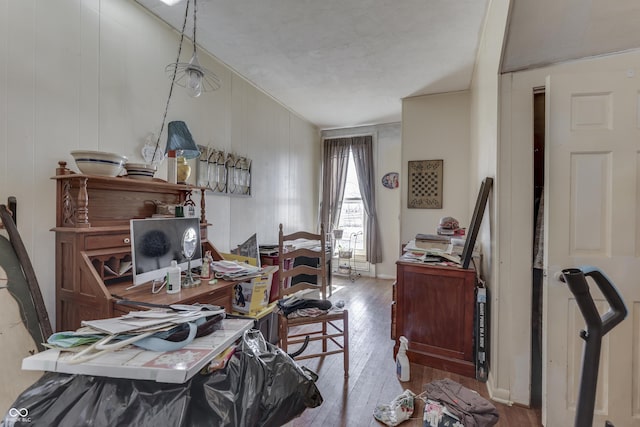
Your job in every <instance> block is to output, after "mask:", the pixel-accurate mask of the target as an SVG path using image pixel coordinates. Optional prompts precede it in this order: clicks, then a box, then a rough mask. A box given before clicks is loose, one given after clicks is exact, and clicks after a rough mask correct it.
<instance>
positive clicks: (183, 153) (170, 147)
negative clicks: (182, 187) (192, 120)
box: [165, 121, 200, 184]
mask: <svg viewBox="0 0 640 427" xmlns="http://www.w3.org/2000/svg"><path fill="white" fill-rule="evenodd" d="M165 153H167V155H168V157H169V162H172V161H174V162H176V161H177V168H176V169H174V170H176V175H177V176H176V179H177V182H178V183H179V184H185V183H186V182H187V180H188V179H189V175H190V174H191V166H189V163H187V159H195V158H196V157H198V156H200V150H198V146H197V145H196V143H195V141H194V140H193V137H192V136H191V132H189V129H188V128H187V125H186V124H185V122H182V121H173V122H169V127H168V130H167V147H166V149H165ZM172 154H173V155H172ZM171 168H172V166H171V164H169V165H168V169H169V171H170V172H169V175H170V176H169V179H168V180H169V182H171V181H172V176H171V175H172V172H171Z"/></svg>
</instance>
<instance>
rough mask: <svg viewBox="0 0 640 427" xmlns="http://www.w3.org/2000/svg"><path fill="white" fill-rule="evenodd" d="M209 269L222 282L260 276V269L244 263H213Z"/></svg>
mask: <svg viewBox="0 0 640 427" xmlns="http://www.w3.org/2000/svg"><path fill="white" fill-rule="evenodd" d="M211 268H212V269H213V271H215V272H216V276H220V277H222V278H223V279H224V280H244V279H251V278H253V277H258V276H261V275H262V268H260V267H256V266H255V265H250V264H247V263H244V262H236V261H227V260H222V261H213V262H212V263H211Z"/></svg>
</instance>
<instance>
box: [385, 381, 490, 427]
mask: <svg viewBox="0 0 640 427" xmlns="http://www.w3.org/2000/svg"><path fill="white" fill-rule="evenodd" d="M414 398H418V399H421V400H423V401H424V402H425V406H424V411H423V418H422V420H423V427H491V426H493V425H495V424H496V423H497V422H498V419H499V416H500V415H499V413H498V410H497V409H496V407H495V406H494V405H493V404H492V403H491V402H489V401H488V400H487V399H485V398H484V397H482V396H480V394H478V393H477V392H476V391H473V390H471V389H468V388H466V387H464V386H463V385H461V384H459V383H457V382H455V381H453V380H451V379H449V378H444V379H441V380H436V381H432V382H430V383H428V384H426V385H425V386H424V391H423V392H422V393H420V394H418V395H416V394H415V393H413V392H412V391H411V390H408V389H407V390H405V391H404V392H403V393H402V394H400V395H399V396H397V397H396V398H395V399H393V400H392V401H391V403H389V404H383V405H378V406H376V408H375V409H374V412H373V416H374V418H375V419H376V420H378V421H380V422H382V423H384V424H386V425H388V426H397V425H398V424H401V423H402V422H404V421H406V420H408V419H410V418H411V415H412V414H413V411H414V404H415V402H414Z"/></svg>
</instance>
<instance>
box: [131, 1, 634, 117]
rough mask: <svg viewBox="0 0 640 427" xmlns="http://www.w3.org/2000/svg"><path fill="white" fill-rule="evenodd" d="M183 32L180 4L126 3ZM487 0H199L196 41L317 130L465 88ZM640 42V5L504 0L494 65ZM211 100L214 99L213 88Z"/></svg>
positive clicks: (539, 61)
mask: <svg viewBox="0 0 640 427" xmlns="http://www.w3.org/2000/svg"><path fill="white" fill-rule="evenodd" d="M136 1H137V2H138V3H140V4H141V5H143V6H144V7H145V8H147V9H149V10H150V11H151V12H152V13H154V14H155V15H157V16H158V17H159V18H160V19H162V20H164V21H166V22H167V23H169V25H171V26H173V27H174V28H181V26H182V20H183V17H184V10H185V5H186V0H182V1H180V2H179V3H178V4H176V5H174V6H166V5H164V4H163V3H161V2H160V0H136ZM487 4H488V0H235V1H234V0H199V1H198V17H197V18H198V44H200V45H201V46H202V47H203V48H204V49H206V50H207V51H208V52H210V53H211V54H213V55H214V56H215V57H217V58H218V59H220V60H221V61H222V62H224V63H226V64H227V65H228V66H229V67H231V68H232V69H233V70H235V71H236V72H238V73H239V74H241V75H242V76H243V77H245V78H246V79H247V80H249V81H251V82H252V83H253V84H255V85H256V86H258V87H259V88H261V89H262V90H264V91H265V92H267V93H268V94H269V95H271V96H272V97H274V98H275V99H277V100H278V101H280V102H281V103H282V104H284V105H286V106H287V107H288V108H290V109H291V110H293V111H295V112H296V113H297V114H299V115H300V116H302V117H304V118H305V119H307V120H309V121H311V122H312V123H314V124H316V125H317V126H318V127H320V128H321V129H330V128H342V127H351V126H359V125H367V124H379V123H389V122H396V121H400V118H401V100H402V98H405V97H408V96H414V95H422V94H429V93H441V92H449V91H456V90H465V89H468V88H469V84H470V81H471V76H472V72H473V66H474V61H475V58H476V51H477V47H478V42H479V37H480V32H481V29H482V25H483V22H484V16H485V13H486V9H487ZM638 47H640V0H614V1H603V0H599V1H597V0H596V1H594V0H511V13H510V18H509V25H508V29H507V37H506V41H505V50H504V53H503V63H502V71H503V72H508V71H515V70H522V69H528V68H535V67H539V66H544V65H548V64H553V63H557V62H562V61H566V60H570V59H576V58H582V57H589V56H596V55H601V54H606V53H611V52H619V51H623V50H628V49H634V48H638ZM214 96H215V95H214Z"/></svg>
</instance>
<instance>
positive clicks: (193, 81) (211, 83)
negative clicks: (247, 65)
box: [165, 0, 220, 98]
mask: <svg viewBox="0 0 640 427" xmlns="http://www.w3.org/2000/svg"><path fill="white" fill-rule="evenodd" d="M192 1H193V37H192V38H191V40H192V45H193V53H192V55H191V59H190V60H189V62H178V61H179V60H180V56H178V61H176V62H174V63H172V64H169V65H167V66H166V68H165V71H166V72H168V73H170V74H172V75H173V80H174V81H175V83H176V84H177V85H178V86H182V87H184V88H186V89H187V92H188V93H189V95H191V96H193V97H194V98H196V97H198V96H200V95H201V94H202V92H210V91H214V90H218V89H220V79H218V76H216V75H215V74H214V73H213V71H211V70H208V69H206V68H204V67H203V66H202V65H200V61H198V51H197V46H196V30H197V21H196V19H197V18H196V17H197V13H198V1H197V0H188V1H187V7H186V11H185V16H184V19H185V21H184V22H185V25H183V27H182V37H181V39H180V48H181V49H182V42H183V40H184V29H185V26H186V22H187V18H188V16H189V5H190V4H191V2H192Z"/></svg>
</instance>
